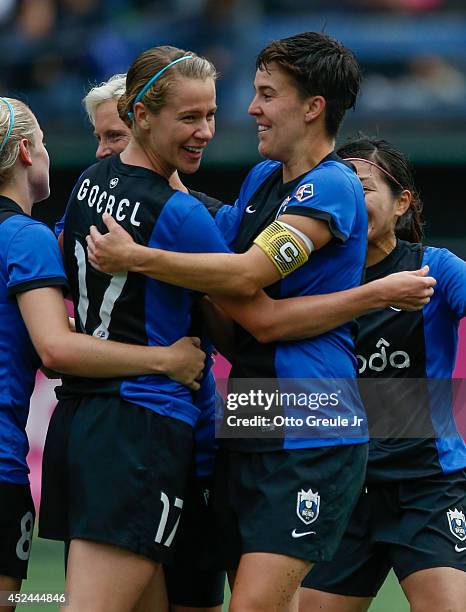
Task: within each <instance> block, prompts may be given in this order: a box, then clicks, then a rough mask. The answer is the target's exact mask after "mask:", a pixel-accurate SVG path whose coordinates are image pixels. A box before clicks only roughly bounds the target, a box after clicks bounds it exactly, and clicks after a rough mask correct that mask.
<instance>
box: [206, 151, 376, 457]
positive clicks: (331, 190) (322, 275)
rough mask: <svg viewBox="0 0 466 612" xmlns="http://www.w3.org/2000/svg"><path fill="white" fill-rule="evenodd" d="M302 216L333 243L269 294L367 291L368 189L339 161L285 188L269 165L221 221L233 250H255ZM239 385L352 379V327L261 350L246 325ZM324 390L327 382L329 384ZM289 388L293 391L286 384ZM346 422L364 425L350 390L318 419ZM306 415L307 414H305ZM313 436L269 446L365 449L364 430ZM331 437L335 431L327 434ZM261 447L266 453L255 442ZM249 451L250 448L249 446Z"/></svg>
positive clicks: (240, 341)
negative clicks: (282, 224)
mask: <svg viewBox="0 0 466 612" xmlns="http://www.w3.org/2000/svg"><path fill="white" fill-rule="evenodd" d="M284 213H286V214H289V215H300V216H305V217H311V218H314V219H318V220H322V221H325V222H326V223H327V224H328V226H329V228H330V231H331V233H332V235H333V239H332V240H331V241H330V242H329V243H328V244H327V245H326V246H324V247H323V248H321V249H319V250H318V251H315V252H313V253H312V254H311V256H310V258H309V261H308V262H307V263H306V264H305V265H303V266H302V267H301V268H299V269H298V270H296V271H295V272H293V273H292V274H290V275H289V276H288V277H286V278H284V279H283V280H281V281H279V282H277V283H275V284H274V285H272V286H271V287H268V288H267V289H266V292H267V293H268V294H269V295H270V296H271V297H273V298H289V297H295V296H304V295H318V294H323V293H332V292H334V291H341V290H343V289H349V288H351V287H356V286H358V285H359V284H360V282H361V279H362V274H363V268H364V261H365V257H366V244H367V212H366V206H365V202H364V193H363V190H362V186H361V183H360V181H359V179H358V177H357V175H356V173H355V172H354V170H353V168H352V167H351V166H350V165H349V164H347V163H345V162H343V161H342V160H341V159H340V158H339V157H338V156H336V155H335V154H331V155H329V156H327V157H326V158H325V159H323V160H322V161H321V162H320V163H319V164H318V165H317V166H316V167H315V168H313V169H312V170H311V171H309V172H307V173H306V174H304V175H302V176H300V177H298V178H296V179H295V180H293V181H291V182H289V183H285V184H284V183H283V180H282V166H281V164H280V163H278V162H274V161H266V162H263V163H260V164H258V165H257V166H255V167H254V168H253V169H252V171H251V172H250V173H249V175H248V176H247V177H246V179H245V182H244V184H243V186H242V188H241V192H240V195H239V198H238V201H237V202H236V204H235V206H234V207H233V208H232V209H228V208H227V207H224V208H222V209H220V210H219V212H218V213H217V215H216V218H215V220H216V223H217V225H218V226H219V227H220V229H221V230H222V233H223V234H224V236H225V240H226V241H227V243H228V244H229V246H230V248H232V249H234V250H235V251H236V252H238V253H243V252H245V251H246V250H248V249H249V248H250V247H251V245H252V244H253V241H254V239H255V238H256V236H257V235H258V234H259V233H260V232H261V231H262V230H263V229H264V228H265V227H267V226H268V225H269V224H270V223H272V222H273V221H274V220H275V219H276V218H277V217H279V216H280V215H282V214H284ZM232 366H233V367H232V372H231V377H232V378H270V379H271V378H274V379H297V378H299V379H322V380H323V379H345V380H347V381H348V380H350V381H353V380H354V378H355V376H356V358H355V355H354V342H353V324H352V323H348V324H346V325H342V326H340V327H338V328H336V329H334V330H332V331H329V332H327V333H325V334H322V335H320V336H317V337H315V338H309V339H306V340H301V341H295V342H276V343H269V344H260V343H259V342H258V341H257V340H256V339H255V338H254V337H253V336H252V335H251V334H249V333H248V332H247V331H245V330H244V329H243V328H241V327H240V326H238V325H237V326H236V327H235V354H234V358H233V364H232ZM322 384H323V383H322ZM287 386H289V385H287ZM336 414H340V415H341V416H345V417H348V419H350V420H352V419H353V417H354V416H358V417H361V418H362V419H363V421H364V416H365V415H364V409H363V407H362V404H361V401H360V398H359V396H358V394H357V393H356V392H354V389H353V386H352V385H351V384H348V385H347V393H343V394H342V398H341V399H340V401H339V404H338V407H334V406H333V407H331V408H329V409H328V410H325V409H323V410H322V411H321V412H320V413H319V414H317V416H322V417H324V416H325V417H326V416H335V415H336ZM301 416H302V415H301ZM319 431H322V434H323V435H324V436H326V435H327V433H325V434H324V430H319V428H315V429H314V430H313V432H314V437H313V438H312V439H311V438H309V439H306V438H291V437H285V439H284V440H281V439H278V440H274V441H272V440H267V444H265V441H262V442H263V443H264V444H263V446H264V447H265V446H267V448H271V447H272V446H273V443H275V444H276V445H278V444H279V445H280V447H281V448H283V447H284V448H300V447H301V448H302V447H311V446H330V445H335V444H349V443H355V442H364V441H366V440H367V438H366V437H365V435H364V430H363V429H362V428H354V429H352V430H351V432H352V435H351V436H349V437H347V438H345V437H342V435H341V434H340V435H339V436H338V438H337V439H331V438H329V437H322V438H320V437H319ZM325 431H328V428H327V430H325ZM256 442H257V445H258V448H259V447H261V446H262V444H261V442H260V441H256ZM244 446H248V447H249V446H250V444H245V445H244Z"/></svg>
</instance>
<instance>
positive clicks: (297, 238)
mask: <svg viewBox="0 0 466 612" xmlns="http://www.w3.org/2000/svg"><path fill="white" fill-rule="evenodd" d="M104 222H105V224H106V226H107V228H108V230H109V232H108V233H107V234H104V235H102V234H101V233H100V232H99V231H98V230H97V228H96V227H92V228H91V233H90V235H89V236H88V237H87V243H88V257H89V261H90V263H91V264H92V265H93V266H94V267H96V268H97V269H100V270H102V271H104V272H116V271H123V270H128V271H132V272H139V273H141V274H146V275H147V276H151V277H152V278H156V279H157V280H160V281H163V282H166V283H171V284H173V285H179V286H181V287H186V288H188V289H194V290H197V291H203V292H205V293H218V294H221V295H233V296H235V295H236V296H253V295H255V294H256V293H257V291H258V290H259V289H262V288H263V287H266V286H268V285H271V284H273V283H274V282H276V281H278V280H280V279H281V278H283V277H284V276H286V274H288V273H290V272H292V271H293V270H295V269H297V268H298V267H300V266H301V265H303V263H305V262H306V261H307V259H308V258H309V255H310V250H311V249H312V248H313V249H319V248H321V247H322V246H324V245H325V244H327V242H329V240H330V239H331V238H332V235H331V233H330V230H329V228H328V225H327V223H326V222H324V221H320V220H317V219H313V218H309V217H301V216H298V215H283V216H282V217H280V223H279V222H274V223H273V224H272V225H271V226H269V227H268V228H266V230H264V232H262V233H261V234H260V235H259V236H258V237H257V238H256V241H255V242H256V244H254V245H253V246H252V247H251V248H250V249H249V250H248V251H247V252H246V253H243V254H232V253H178V252H173V251H162V250H160V249H154V248H148V247H144V246H141V245H138V244H136V243H135V242H134V241H133V239H132V238H131V236H130V235H129V234H128V233H127V232H126V231H125V230H124V229H123V228H122V227H121V226H119V225H118V223H117V222H116V221H115V220H114V219H113V218H112V217H110V216H109V215H104ZM282 222H283V223H286V225H282V224H281V223H282ZM293 229H296V230H298V234H297V233H295V232H294V231H293ZM306 239H307V241H306ZM309 244H311V245H312V246H311V247H309Z"/></svg>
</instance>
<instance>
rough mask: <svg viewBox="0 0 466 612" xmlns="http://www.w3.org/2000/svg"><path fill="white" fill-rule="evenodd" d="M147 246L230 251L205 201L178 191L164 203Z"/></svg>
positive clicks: (183, 249)
mask: <svg viewBox="0 0 466 612" xmlns="http://www.w3.org/2000/svg"><path fill="white" fill-rule="evenodd" d="M149 246H151V247H153V248H158V249H164V250H167V251H178V252H179V253H229V252H230V251H229V249H228V247H227V245H226V243H225V240H224V238H223V236H222V234H221V232H220V231H219V229H218V228H217V226H216V225H215V221H214V220H213V219H212V217H211V216H210V214H209V213H208V211H207V209H206V207H205V206H204V204H201V203H200V202H199V201H198V200H197V199H195V198H194V197H193V196H191V195H187V194H185V193H182V192H181V191H177V192H175V193H174V194H173V195H172V197H171V198H170V199H169V200H168V201H167V203H166V204H165V206H164V208H163V211H162V213H161V214H160V217H159V219H158V220H157V223H156V224H155V227H154V230H153V232H152V236H151V239H150V241H149Z"/></svg>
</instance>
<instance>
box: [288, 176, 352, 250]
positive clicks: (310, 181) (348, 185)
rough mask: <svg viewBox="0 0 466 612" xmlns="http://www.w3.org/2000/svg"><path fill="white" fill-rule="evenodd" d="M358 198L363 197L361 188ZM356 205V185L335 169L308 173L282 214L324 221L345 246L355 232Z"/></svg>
mask: <svg viewBox="0 0 466 612" xmlns="http://www.w3.org/2000/svg"><path fill="white" fill-rule="evenodd" d="M359 195H361V197H364V194H363V193H362V187H361V194H359ZM356 204H357V194H356V193H355V186H354V184H353V182H352V181H350V180H349V179H348V177H347V176H345V174H344V172H343V171H342V170H340V169H339V168H336V167H334V166H333V167H330V168H319V169H317V170H315V171H314V172H312V173H309V174H308V175H307V176H306V177H305V178H304V179H303V181H302V182H301V184H300V185H299V186H298V187H297V188H296V189H295V191H294V193H293V195H292V196H291V198H290V199H289V201H288V202H287V204H286V206H285V207H284V208H283V210H282V211H281V212H282V214H287V215H299V216H302V217H311V218H313V219H318V220H320V221H325V222H327V224H328V226H329V229H330V232H331V233H332V235H333V236H334V237H335V238H338V239H339V240H341V241H342V242H344V241H345V240H347V239H348V238H349V236H350V235H351V232H352V229H353V225H354V222H355V219H356V214H357V207H356Z"/></svg>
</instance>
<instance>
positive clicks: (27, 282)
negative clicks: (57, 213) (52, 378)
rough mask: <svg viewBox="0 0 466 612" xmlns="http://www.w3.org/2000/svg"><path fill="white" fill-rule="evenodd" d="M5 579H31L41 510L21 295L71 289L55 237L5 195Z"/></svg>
mask: <svg viewBox="0 0 466 612" xmlns="http://www.w3.org/2000/svg"><path fill="white" fill-rule="evenodd" d="M0 245H1V249H0V313H1V316H0V328H1V333H0V525H1V531H0V575H4V576H12V577H14V578H19V579H22V578H26V575H27V566H28V560H29V553H30V548H31V540H32V530H33V526H34V517H35V510H34V504H33V501H32V497H31V492H30V487H29V479H28V474H29V468H28V466H27V463H26V455H27V453H28V450H29V445H28V440H27V436H26V422H27V418H28V413H29V400H30V397H31V394H32V391H33V388H34V380H35V375H36V371H37V368H38V367H39V365H40V361H39V357H38V355H37V353H36V351H35V349H34V346H33V344H32V342H31V339H30V337H29V334H28V331H27V328H26V326H25V324H24V322H23V319H22V317H21V312H20V310H19V308H18V304H17V302H16V296H17V295H18V294H19V293H23V292H25V291H31V290H33V289H38V288H42V287H64V286H66V285H67V280H66V277H65V272H64V269H63V264H62V261H61V256H60V253H59V250H58V245H57V242H56V240H55V238H54V236H53V233H52V232H51V231H50V230H49V229H48V227H46V226H45V225H43V224H42V223H39V222H38V221H34V220H33V219H31V218H30V217H29V216H28V215H26V214H24V212H23V211H22V209H21V208H20V207H19V206H18V205H17V204H16V203H15V202H13V201H12V200H10V199H9V198H6V197H3V196H1V197H0Z"/></svg>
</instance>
